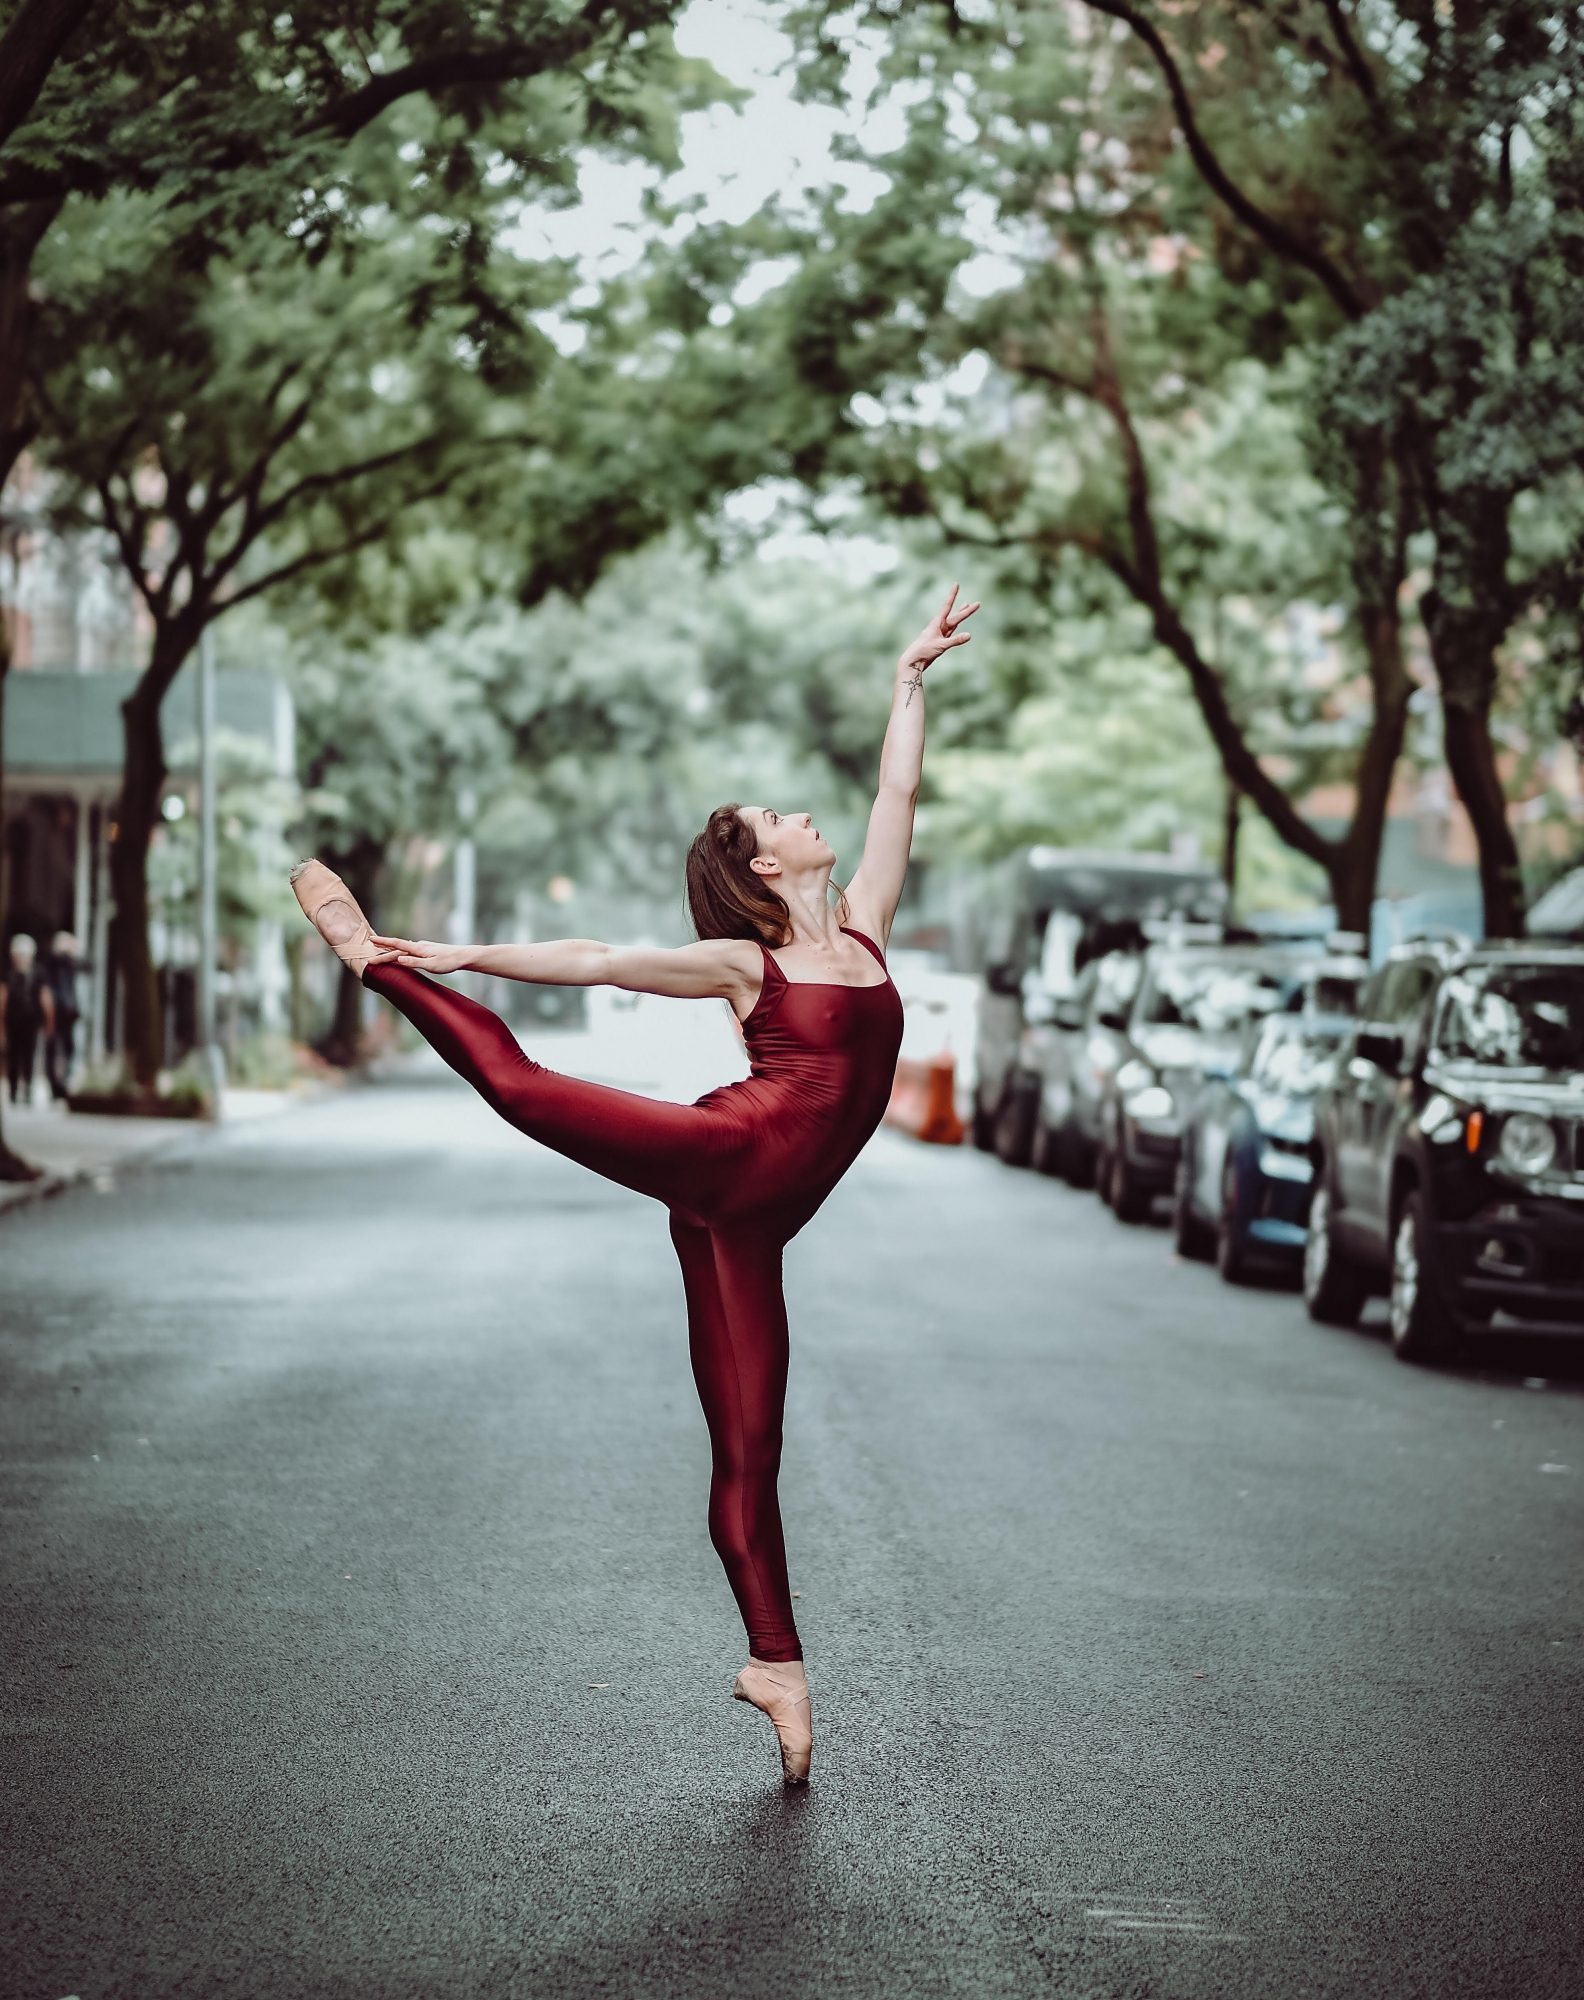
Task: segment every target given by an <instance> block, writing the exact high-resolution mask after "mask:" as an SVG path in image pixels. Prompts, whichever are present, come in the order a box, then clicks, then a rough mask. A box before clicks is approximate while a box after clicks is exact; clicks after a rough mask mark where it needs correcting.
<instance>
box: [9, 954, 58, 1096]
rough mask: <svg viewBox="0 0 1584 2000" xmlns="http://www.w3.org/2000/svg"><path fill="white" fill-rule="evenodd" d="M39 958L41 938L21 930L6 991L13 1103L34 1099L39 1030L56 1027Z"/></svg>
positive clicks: (53, 1011) (52, 1002)
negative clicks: (38, 942) (30, 935)
mask: <svg viewBox="0 0 1584 2000" xmlns="http://www.w3.org/2000/svg"><path fill="white" fill-rule="evenodd" d="M37 961H38V944H37V941H36V940H35V939H33V938H30V937H29V936H28V935H27V934H26V933H25V932H22V931H19V932H18V933H17V935H16V936H15V937H14V938H13V939H12V940H11V967H10V970H9V971H8V972H7V974H6V991H5V1041H6V1082H7V1084H8V1085H9V1086H10V1090H11V1102H12V1103H13V1104H27V1103H29V1102H31V1100H32V1096H33V1065H34V1063H35V1062H36V1061H37V1059H38V1038H39V1029H40V1028H43V1030H44V1031H45V1033H46V1034H49V1033H52V1032H53V1030H54V1026H55V1001H54V997H53V995H52V994H51V993H50V990H49V985H48V982H47V981H46V980H45V977H44V971H43V968H42V967H41V966H40V965H39V964H38V962H37Z"/></svg>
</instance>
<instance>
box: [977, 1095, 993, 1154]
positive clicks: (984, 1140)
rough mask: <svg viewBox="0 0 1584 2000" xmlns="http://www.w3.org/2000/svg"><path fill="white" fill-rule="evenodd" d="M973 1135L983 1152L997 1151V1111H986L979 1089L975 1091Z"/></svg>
mask: <svg viewBox="0 0 1584 2000" xmlns="http://www.w3.org/2000/svg"><path fill="white" fill-rule="evenodd" d="M972 1137H973V1142H974V1144H975V1145H976V1146H977V1147H978V1148H979V1150H980V1152H981V1153H993V1152H994V1151H995V1113H994V1112H993V1111H986V1109H985V1108H984V1105H983V1104H982V1103H981V1101H980V1098H979V1093H978V1091H977V1090H976V1091H975V1092H974V1107H973V1129H972Z"/></svg>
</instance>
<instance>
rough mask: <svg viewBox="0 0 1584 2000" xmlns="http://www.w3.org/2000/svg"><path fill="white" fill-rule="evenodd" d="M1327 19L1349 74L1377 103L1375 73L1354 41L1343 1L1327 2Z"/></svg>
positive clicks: (1371, 100)
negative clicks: (1343, 7)
mask: <svg viewBox="0 0 1584 2000" xmlns="http://www.w3.org/2000/svg"><path fill="white" fill-rule="evenodd" d="M1325 10H1326V19H1327V20H1328V21H1329V22H1330V23H1331V33H1332V34H1333V35H1334V36H1335V37H1336V45H1337V47H1338V48H1339V49H1340V50H1341V51H1342V60H1343V61H1344V62H1345V63H1346V64H1347V66H1348V74H1349V76H1351V77H1352V79H1353V81H1354V82H1355V83H1356V84H1357V85H1358V87H1359V89H1360V91H1361V92H1362V93H1363V95H1364V96H1365V97H1366V98H1368V100H1369V102H1370V103H1371V104H1374V103H1375V102H1376V101H1377V92H1376V89H1375V72H1374V71H1373V70H1372V69H1371V68H1370V66H1369V64H1368V63H1367V62H1366V61H1365V60H1364V51H1363V50H1362V49H1361V48H1360V47H1359V45H1358V43H1357V42H1356V41H1355V40H1354V39H1353V30H1352V28H1351V27H1350V26H1349V25H1348V17H1347V16H1346V14H1344V13H1343V11H1342V0H1325Z"/></svg>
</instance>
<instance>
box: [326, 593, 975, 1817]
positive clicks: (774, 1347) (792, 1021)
mask: <svg viewBox="0 0 1584 2000" xmlns="http://www.w3.org/2000/svg"><path fill="white" fill-rule="evenodd" d="M956 599H957V592H956V589H955V588H953V590H952V591H951V593H950V594H949V595H948V597H947V599H946V602H945V604H944V605H943V606H942V607H941V610H940V614H939V616H938V617H936V618H933V619H932V620H931V621H930V623H929V624H928V625H927V626H926V627H925V628H924V630H923V631H922V632H921V633H920V634H919V636H918V638H917V639H915V640H914V642H913V644H912V645H911V646H909V647H908V648H907V650H906V651H905V652H904V653H903V654H902V656H901V658H900V659H899V660H898V662H897V674H896V689H895V693H894V694H893V696H892V702H891V720H890V724H889V726H888V727H887V730H886V737H885V747H884V749H883V750H882V752H881V756H880V790H879V794H878V796H877V797H876V799H875V802H874V808H873V810H872V812H871V813H870V815H869V832H868V837H867V839H866V841H865V843H864V853H863V861H862V863H861V864H860V865H859V868H858V871H857V873H856V874H855V875H854V876H853V878H852V880H851V882H850V883H849V884H848V885H847V890H846V893H845V895H844V896H841V897H840V898H839V907H838V908H834V909H833V908H832V905H831V899H830V886H831V870H832V868H833V867H834V866H835V863H836V856H835V855H834V853H833V852H832V851H831V849H830V848H829V847H828V846H827V845H826V844H825V842H824V840H822V839H821V837H820V833H819V829H818V828H817V827H816V826H815V825H814V823H813V820H812V819H811V818H810V816H809V815H808V814H807V813H779V812H775V811H773V810H772V809H771V808H770V807H769V806H737V805H729V806H721V807H719V808H718V809H717V810H716V811H715V812H713V813H711V814H710V817H709V823H708V824H707V825H706V827H705V828H704V831H703V832H702V833H701V834H700V835H699V836H698V838H697V839H696V840H695V841H694V842H693V845H692V847H691V848H690V849H689V851H688V860H687V888H688V903H689V907H690V909H691V911H692V915H693V923H694V927H695V929H696V930H697V931H698V935H699V941H698V943H697V944H690V945H683V946H681V947H680V948H678V949H676V950H658V949H650V948H648V947H643V946H634V947H631V948H626V949H624V948H620V947H616V946H612V945H606V944H596V943H594V942H593V941H592V940H589V939H583V938H567V939H563V940H561V941H559V942H557V943H552V944H534V945H462V946H457V947H452V946H448V945H439V944H418V943H413V942H412V941H410V940H408V939H403V938H386V937H379V936H377V935H375V933H374V932H373V931H372V930H371V929H370V927H369V924H368V922H367V921H366V919H365V918H364V916H363V913H362V911H361V910H359V909H358V907H357V904H356V903H355V902H354V900H353V898H352V895H351V892H350V891H349V890H348V889H347V887H346V885H345V884H344V883H343V882H342V881H340V879H339V878H338V877H337V876H335V875H333V874H332V873H331V872H330V870H329V869H328V868H326V867H325V866H324V865H323V863H321V862H318V861H305V862H302V863H300V864H299V866H298V867H297V868H295V869H294V870H293V871H292V886H293V887H294V889H295V890H296V892H297V900H298V901H299V902H300V903H301V905H302V907H303V913H304V914H305V915H306V916H307V917H308V919H309V921H310V922H311V923H313V924H315V925H316V926H317V927H318V929H319V931H320V932H321V933H322V935H323V936H324V938H325V939H326V941H327V942H328V943H329V944H330V945H331V946H332V947H333V948H334V950H335V951H336V953H337V954H338V956H339V957H340V958H341V960H342V961H343V963H345V964H346V965H349V966H350V967H351V968H352V970H353V971H354V972H356V973H357V974H358V975H359V976H360V977H361V978H362V981H363V983H364V985H365V986H368V987H370V988H372V989H373V991H374V992H376V993H381V994H383V995H384V996H385V998H386V999H387V1000H389V1001H390V1002H391V1004H392V1005H393V1006H395V1007H397V1008H399V1009H400V1011H401V1012H402V1013H403V1014H405V1015H406V1016H407V1018H408V1020H409V1021H411V1022H412V1023H413V1025H414V1026H415V1027H416V1028H417V1029H418V1030H419V1031H420V1033H422V1034H423V1035H424V1036H425V1037H426V1038H427V1039H428V1040H429V1041H430V1042H431V1043H433V1045H434V1047H435V1048H436V1049H438V1050H439V1052H440V1054H441V1055H442V1056H444V1058H445V1060H446V1061H447V1062H448V1063H449V1064H450V1065H451V1067H452V1068H453V1069H454V1070H456V1071H457V1073H458V1075H460V1076H463V1077H466V1079H467V1080H468V1082H469V1083H471V1084H472V1085H473V1087H474V1089H475V1090H477V1091H478V1092H479V1094H480V1095H481V1096H482V1097H483V1098H484V1099H485V1100H486V1102H487V1103H489V1104H491V1105H492V1106H493V1107H494V1108H495V1110H496V1111H498V1112H499V1113H500V1115H501V1116H502V1117H503V1118H504V1119H506V1120H507V1121H508V1123H510V1124H512V1125H515V1126H516V1127H517V1128H518V1130H519V1131H522V1132H526V1133H527V1134H528V1135H529V1137H530V1138H533V1139H537V1140H539V1141H540V1142H541V1143H542V1144H544V1145H546V1146H552V1147H554V1148H555V1150H556V1151H557V1152H559V1153H564V1154H565V1155H566V1156H567V1158H568V1159H572V1160H577V1161H579V1162H581V1164H582V1165H584V1166H586V1167H592V1168H593V1169H594V1171H595V1172H596V1173H600V1174H604V1175H605V1176H606V1177H607V1178H608V1179H610V1180H613V1181H619V1182H620V1183H621V1185H622V1186H623V1187H630V1188H636V1189H637V1190H638V1192H639V1193H640V1194H647V1195H653V1196H654V1197H655V1199H656V1200H657V1201H663V1202H664V1203H665V1204H666V1206H667V1208H668V1209H669V1210H670V1211H671V1240H672V1242H673V1243H674V1244H675V1245H676V1252H677V1256H678V1258H679V1259H680V1261H681V1265H682V1282H683V1286H684V1289H685V1291H686V1293H687V1310H688V1346H689V1352H690V1354H691V1358H692V1363H693V1374H694V1379H695V1380H696V1382H697V1384H698V1392H699V1400H700V1402H702V1404H703V1405H704V1417H705V1421H706V1423H707V1424H708V1426H709V1435H710V1446H711V1454H712V1460H713V1476H712V1478H711V1481H710V1503H709V1529H710V1539H711V1541H712V1542H713V1543H714V1545H715V1548H716V1551H717V1553H718V1554H719V1556H720V1559H721V1562H722V1563H723V1564H724V1566H725V1570H726V1576H727V1580H728V1581H729V1583H730V1584H731V1588H732V1592H733V1594H734V1596H735V1597H736V1599H737V1605H738V1609H739V1610H740V1611H741V1613H742V1619H743V1624H744V1625H745V1626H746V1627H747V1630H748V1650H749V1659H748V1664H747V1666H745V1667H744V1668H743V1670H742V1672H741V1673H740V1674H739V1675H738V1676H737V1683H736V1686H735V1688H734V1689H733V1693H734V1694H735V1695H736V1697H737V1699H738V1700H739V1701H747V1702H751V1703H752V1704H753V1705H754V1707H755V1708H758V1709H762V1710H763V1711H764V1713H765V1714H766V1715H767V1716H769V1718H770V1720H771V1722H772V1723H773V1724H774V1725H775V1731H776V1736H777V1738H778V1740H779V1743H780V1747H781V1767H782V1774H783V1777H784V1778H785V1780H786V1782H787V1783H788V1784H791V1785H798V1784H803V1783H805V1782H806V1781H807V1778H808V1769H809V1758H810V1755H811V1753H812V1750H813V1742H814V1735H813V1718H812V1715H811V1713H810V1708H809V1693H808V1682H807V1680H806V1679H805V1677H804V1671H803V1648H802V1646H801V1645H800V1644H799V1642H798V1635H797V1627H796V1625H795V1623H794V1622H793V1618H792V1596H791V1591H790V1589H789V1587H788V1583H787V1566H786V1550H785V1547H784V1545H783V1542H782V1538H781V1510H780V1506H779V1503H778V1501H777V1498H776V1475H777V1473H778V1471H779V1470H780V1464H781V1415H782V1408H783V1405H784V1403H785V1401H786V1381H787V1319H786V1304H785V1301H784V1300H783V1298H782V1293H781V1252H782V1250H783V1248H784V1246H785V1245H786V1244H787V1243H788V1242H789V1241H790V1239H791V1238H792V1237H793V1236H795V1235H796V1234H797V1232H798V1231H799V1230H800V1229H801V1228H802V1227H803V1225H804V1223H805V1222H807V1221H808V1219H809V1217H810V1216H811V1215H813V1213H814V1211H815V1210H816V1209H817V1208H818V1207H819V1205H820V1203H821V1202H822V1201H824V1199H825V1197H826V1196H827V1195H828V1194H829V1193H830V1191H831V1189H832V1188H833V1187H834V1186H835V1185H836V1183H837V1182H838V1181H839V1180H840V1179H841V1177H842V1175H843V1174H844V1173H845V1172H846V1171H847V1169H848V1167H850V1166H851V1165H852V1163H853V1160H854V1159H855V1158H856V1157H857V1155H858V1153H859V1151H860V1149H861V1148H862V1147H863V1146H864V1144H865V1143H866V1141H867V1140H868V1139H869V1137H870V1135H871V1134H872V1133H873V1131H874V1129H875V1127H876V1126H877V1125H878V1124H879V1122H880V1118H881V1114H882V1113H883V1112H884V1110H885V1107H886V1102H887V1099H888V1097H889V1096H890V1091H891V1079H892V1073H893V1071H894V1070H895V1068H896V1057H897V1049H898V1047H899V1045H900V1043H901V1039H902V1005H901V1002H900V1001H899V1000H898V998H897V993H896V988H895V987H894V986H893V985H892V984H891V981H890V978H889V977H888V975H887V973H886V969H885V956H884V953H885V944H886V939H887V937H888V936H889V934H890V930H891V921H892V918H893V917H894V916H895V914H896V907H897V902H898V899H899V898H900V896H901V894H902V881H903V877H904V875H905V874H906V872H907V861H908V848H909V845H910V844H911V841H912V837H913V808H914V803H915V801H916V799H917V797H918V786H919V774H920V771H921V769H922V767H923V761H924V670H925V668H926V667H928V666H929V665H930V664H931V662H932V661H934V660H937V659H939V657H940V655H941V654H942V653H944V652H947V651H948V650H949V649H950V648H951V647H953V646H961V645H965V644H966V643H967V641H968V636H969V635H968V634H967V633H966V632H963V631H960V630H959V629H958V628H959V627H960V626H961V625H962V623H963V621H964V620H965V619H966V618H968V617H970V616H971V615H972V614H973V613H974V612H975V611H976V610H978V608H979V607H978V606H977V605H976V604H970V605H968V606H966V607H965V608H963V609H961V610H959V609H956V608H955V606H956ZM464 971H473V972H486V973H491V974H493V975H494V976H495V977H496V978H498V979H525V980H531V981H533V982H535V983H537V984H542V985H551V986H619V987H622V988H624V989H625V990H626V991H627V992H629V993H665V994H673V995H680V996H682V997H684V998H692V999H700V1000H702V999H708V998H712V997H714V998H719V999H724V1000H729V1001H730V1002H731V1005H732V1007H733V1008H734V1009H735V1011H736V1014H737V1018H738V1019H739V1021H741V1023H742V1030H743V1040H744V1042H745V1043H746V1044H747V1049H748V1056H749V1061H750V1064H751V1068H752V1074H751V1075H750V1076H749V1077H748V1078H747V1079H746V1081H744V1082H742V1083H733V1084H728V1085H727V1086H726V1088H725V1089H723V1090H712V1091H711V1092H710V1093H709V1095H708V1096H707V1097H702V1098H700V1099H699V1101H698V1103H697V1104H687V1105H682V1104H667V1103H660V1102H657V1101H656V1100H654V1099H653V1098H648V1097H639V1096H636V1095H634V1094H632V1093H630V1092H628V1091H622V1090H610V1089H607V1088H606V1087H605V1086H603V1085H601V1084H594V1083H582V1082H579V1081H578V1080H576V1079H575V1078H572V1077H565V1076H558V1075H557V1074H556V1073H555V1071H553V1070H548V1069H544V1068H542V1067H541V1066H540V1065H539V1064H538V1063H535V1062H530V1061H529V1060H528V1058H527V1057H526V1056H525V1055H524V1054H523V1052H522V1050H521V1048H520V1047H519V1046H518V1044H517V1040H516V1037H515V1036H514V1035H513V1034H512V1033H511V1031H510V1030H509V1029H508V1028H507V1027H506V1025H505V1024H504V1022H502V1021H501V1020H500V1019H499V1018H498V1017H497V1016H496V1015H494V1014H492V1013H490V1012H489V1011H488V1009H487V1008H484V1007H480V1006H479V1005H478V1004H477V1003H476V1002H474V1001H472V1000H469V999H466V998H465V997H464V996H463V995H462V994H460V993H457V992H454V991H453V990H452V989H451V988H450V987H446V986H438V985H436V984H435V983H434V980H433V979H432V978H425V977H424V976H423V975H424V974H425V973H430V974H444V973H450V972H464Z"/></svg>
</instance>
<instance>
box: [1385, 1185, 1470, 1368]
mask: <svg viewBox="0 0 1584 2000" xmlns="http://www.w3.org/2000/svg"><path fill="white" fill-rule="evenodd" d="M1390 1310H1391V1343H1392V1352H1393V1353H1394V1354H1395V1355H1396V1356H1397V1357H1398V1359H1399V1360H1401V1361H1444V1360H1445V1359H1446V1358H1447V1356H1448V1355H1449V1354H1450V1353H1451V1351H1452V1349H1453V1347H1454V1345H1455V1344H1456V1343H1455V1339H1454V1332H1453V1327H1452V1324H1451V1321H1450V1320H1449V1318H1448V1316H1447V1311H1446V1307H1445V1306H1444V1305H1443V1303H1442V1300H1441V1292H1440V1287H1439V1286H1438V1285H1437V1283H1436V1273H1435V1241H1434V1238H1433V1237H1432V1236H1431V1234H1430V1229H1429V1225H1428V1221H1427V1218H1426V1215H1425V1199H1424V1196H1423V1195H1422V1194H1421V1193H1420V1192H1419V1190H1418V1189H1417V1188H1410V1189H1409V1191H1408V1196H1407V1199H1406V1200H1405V1201H1404V1202H1403V1205H1402V1211H1401V1213H1400V1214H1399V1215H1398V1218H1397V1229H1396V1233H1395V1234H1394V1235H1393V1237H1392V1282H1391V1308H1390Z"/></svg>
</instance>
